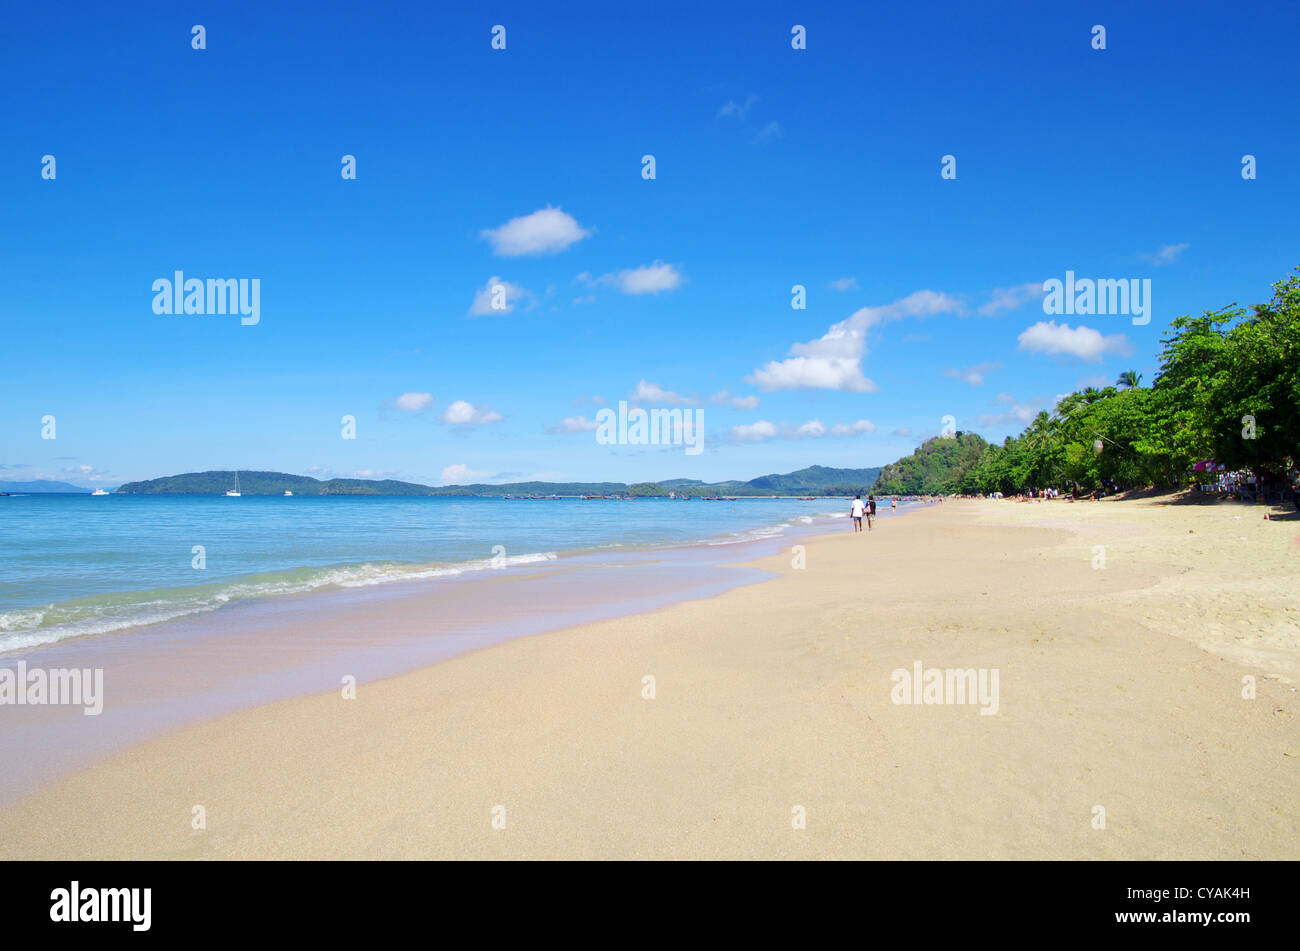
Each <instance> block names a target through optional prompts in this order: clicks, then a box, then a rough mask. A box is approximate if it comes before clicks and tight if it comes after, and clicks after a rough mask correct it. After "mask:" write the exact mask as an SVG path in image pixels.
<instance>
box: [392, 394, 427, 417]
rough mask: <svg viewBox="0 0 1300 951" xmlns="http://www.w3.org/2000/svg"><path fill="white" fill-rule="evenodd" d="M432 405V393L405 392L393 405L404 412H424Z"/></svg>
mask: <svg viewBox="0 0 1300 951" xmlns="http://www.w3.org/2000/svg"><path fill="white" fill-rule="evenodd" d="M432 405H433V394H432V393H403V394H402V395H401V396H399V397H398V398H397V399H395V400H393V407H394V408H396V409H400V410H401V411H402V412H404V413H423V412H424V411H425V410H426V409H428V408H429V407H430V406H432Z"/></svg>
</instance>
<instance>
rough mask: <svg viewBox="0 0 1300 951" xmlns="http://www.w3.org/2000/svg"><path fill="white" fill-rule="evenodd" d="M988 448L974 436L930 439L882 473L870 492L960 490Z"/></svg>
mask: <svg viewBox="0 0 1300 951" xmlns="http://www.w3.org/2000/svg"><path fill="white" fill-rule="evenodd" d="M987 448H988V443H986V442H985V441H984V440H983V439H982V438H981V437H979V436H977V435H975V433H964V432H959V433H956V434H954V435H952V436H936V437H934V438H933V439H927V440H926V441H925V442H924V443H922V444H921V445H920V446H919V447H918V448H917V450H916V451H915V452H914V453H912V454H911V455H910V456H907V457H906V458H903V459H899V460H898V461H897V462H894V463H891V464H890V465H887V466H885V468H884V469H882V470H880V477H879V478H878V479H876V484H875V485H874V486H872V489H871V491H872V492H875V493H876V494H878V495H945V494H949V493H953V492H958V491H960V486H961V483H962V480H963V479H964V478H965V477H966V474H967V473H968V472H969V471H970V469H971V468H972V467H973V466H974V465H975V464H976V463H977V462H978V461H979V459H980V458H981V457H982V455H983V453H984V451H985V449H987Z"/></svg>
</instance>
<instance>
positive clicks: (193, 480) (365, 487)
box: [45, 466, 880, 497]
mask: <svg viewBox="0 0 1300 951" xmlns="http://www.w3.org/2000/svg"><path fill="white" fill-rule="evenodd" d="M879 474H880V469H879V467H876V468H870V469H832V468H829V467H827V466H809V467H808V468H807V469H800V470H799V471H798V472H788V473H785V474H784V475H779V474H773V475H765V476H759V477H758V478H757V479H750V480H749V481H748V482H737V481H731V482H701V481H699V480H698V479H669V480H668V481H665V482H639V483H633V484H631V485H629V484H627V483H623V482H508V483H504V484H502V485H488V484H486V483H474V484H473V485H444V486H430V485H421V484H419V483H417V482H398V481H396V480H393V479H384V480H372V479H326V480H321V479H313V478H311V477H310V476H300V475H290V474H289V473H286V472H254V471H248V472H246V471H244V470H240V472H239V490H240V492H241V493H243V494H244V495H284V493H285V492H286V491H289V492H292V493H293V494H294V495H437V496H479V497H499V496H503V495H635V496H641V497H653V496H666V495H668V494H669V493H670V492H675V493H677V494H678V495H692V496H702V495H710V496H713V495H736V496H740V495H747V496H773V495H830V496H837V495H850V494H854V493H857V492H863V491H866V490H867V489H869V488H870V487H871V486H872V485H873V484H874V483H875V481H876V477H877V476H878V475H879ZM234 485H235V473H234V472H233V471H231V470H213V471H209V472H186V473H182V474H181V475H174V476H166V477H164V478H161V479H148V480H145V481H143V482H128V483H126V484H125V485H123V486H122V487H121V488H119V489H118V490H117V491H118V493H119V494H123V495H163V494H178V495H221V494H223V493H224V492H226V491H227V490H228V489H232V488H234ZM72 490H73V491H78V492H85V491H86V490H85V489H76V488H75V487H74V488H73V489H72ZM45 491H50V490H45Z"/></svg>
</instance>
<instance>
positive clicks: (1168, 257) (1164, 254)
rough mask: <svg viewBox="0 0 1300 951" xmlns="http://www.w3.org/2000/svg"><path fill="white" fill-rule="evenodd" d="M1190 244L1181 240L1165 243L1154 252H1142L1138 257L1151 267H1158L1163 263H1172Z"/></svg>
mask: <svg viewBox="0 0 1300 951" xmlns="http://www.w3.org/2000/svg"><path fill="white" fill-rule="evenodd" d="M1189 247H1191V245H1189V244H1187V243H1186V242H1183V243H1182V244H1166V245H1165V246H1164V247H1163V248H1161V249H1160V250H1159V251H1157V252H1156V253H1155V254H1142V255H1139V257H1141V258H1142V260H1143V261H1146V262H1147V263H1148V264H1150V265H1152V266H1153V267H1160V266H1161V265H1164V264H1173V263H1174V262H1175V261H1177V260H1178V256H1179V255H1180V254H1182V253H1183V252H1184V251H1186V250H1187V249H1188V248H1189Z"/></svg>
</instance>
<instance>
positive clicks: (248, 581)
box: [0, 552, 558, 652]
mask: <svg viewBox="0 0 1300 951" xmlns="http://www.w3.org/2000/svg"><path fill="white" fill-rule="evenodd" d="M557 557H558V555H557V554H556V553H555V552H531V553H529V554H524V555H509V556H502V557H500V558H483V559H476V560H474V561H465V562H458V563H454V564H426V565H418V564H410V563H402V562H367V563H362V564H356V565H333V566H328V567H323V568H294V569H290V570H288V571H280V572H270V573H266V574H259V575H248V576H245V577H243V578H235V579H232V580H230V581H224V582H217V583H214V584H207V585H193V586H189V587H182V588H165V589H161V590H155V591H133V592H126V593H120V594H106V595H95V596H92V597H88V598H77V599H75V600H72V601H62V602H59V603H57V604H47V605H44V606H43V607H38V608H21V609H16V610H12V611H0V652H3V651H13V650H25V649H29V648H33V647H41V646H44V645H46V644H53V643H56V642H58V641H63V640H67V639H68V638H71V637H88V636H91V635H95V634H109V633H112V632H113V631H121V630H124V629H126V628H133V627H144V626H146V625H149V624H159V623H161V622H163V621H171V620H175V619H176V618H180V617H186V616H188V615H193V614H205V613H208V612H210V611H215V610H217V609H218V608H221V607H223V606H225V605H227V604H232V603H236V602H243V601H252V600H260V599H264V598H274V597H280V596H283V595H290V594H307V593H309V592H312V591H319V590H322V589H326V588H365V587H370V586H372V585H379V584H390V583H392V582H395V581H419V580H423V579H429V578H444V577H450V576H454V575H461V574H465V573H467V572H472V571H490V570H493V569H500V568H509V567H514V566H517V565H531V564H538V563H540V562H546V561H553V560H555V559H556V558H557Z"/></svg>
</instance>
